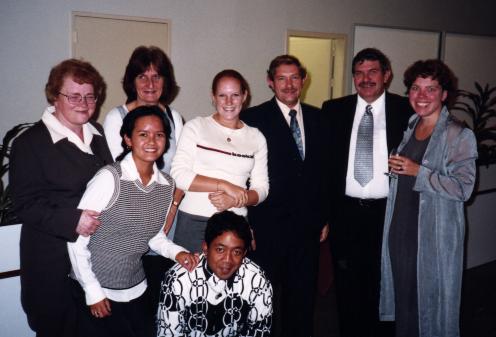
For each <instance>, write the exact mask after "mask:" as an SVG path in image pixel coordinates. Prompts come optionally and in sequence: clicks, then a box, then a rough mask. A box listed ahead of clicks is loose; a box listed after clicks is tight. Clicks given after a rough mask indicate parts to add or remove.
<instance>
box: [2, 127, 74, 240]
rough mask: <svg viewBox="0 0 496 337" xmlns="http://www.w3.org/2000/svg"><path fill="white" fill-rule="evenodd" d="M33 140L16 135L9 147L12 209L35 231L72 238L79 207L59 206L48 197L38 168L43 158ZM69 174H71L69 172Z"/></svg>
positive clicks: (47, 185) (48, 188)
mask: <svg viewBox="0 0 496 337" xmlns="http://www.w3.org/2000/svg"><path fill="white" fill-rule="evenodd" d="M35 143H37V141H36V139H30V138H27V137H24V138H22V139H21V138H18V139H16V140H15V141H14V144H13V146H12V154H11V158H10V170H9V181H10V186H11V192H12V201H13V203H14V211H15V213H16V214H17V216H18V217H19V218H20V219H21V221H22V222H23V223H24V225H26V226H31V227H33V228H35V229H36V230H37V231H40V232H44V233H45V234H48V235H52V236H55V237H58V238H62V239H64V240H66V241H75V240H76V239H77V237H78V235H77V233H76V226H77V223H78V221H79V218H80V217H81V212H82V211H81V210H78V209H77V208H76V207H62V206H60V205H57V204H55V203H54V202H52V201H51V200H50V199H49V193H48V192H49V191H50V190H51V189H52V188H54V187H53V186H50V185H49V184H48V183H47V181H46V179H45V178H44V177H43V173H42V171H41V170H40V169H38V167H39V165H40V163H41V162H42V161H43V160H44V158H43V151H40V149H39V148H38V147H37V146H36V144H35ZM68 174H70V173H69V172H68Z"/></svg>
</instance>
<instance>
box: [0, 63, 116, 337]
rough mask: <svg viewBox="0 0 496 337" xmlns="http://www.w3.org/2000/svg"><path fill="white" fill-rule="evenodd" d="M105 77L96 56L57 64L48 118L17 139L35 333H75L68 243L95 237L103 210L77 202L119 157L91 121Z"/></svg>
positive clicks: (13, 161)
mask: <svg viewBox="0 0 496 337" xmlns="http://www.w3.org/2000/svg"><path fill="white" fill-rule="evenodd" d="M104 90H105V83H104V81H103V78H102V77H101V76H100V74H99V73H98V71H97V70H96V69H95V68H94V67H93V66H92V65H91V64H89V63H87V62H83V61H80V60H75V59H69V60H65V61H63V62H61V63H60V64H58V65H56V66H55V67H54V68H52V70H51V72H50V75H49V78H48V82H47V84H46V87H45V94H46V98H47V101H48V103H49V104H50V106H49V107H47V108H46V109H45V111H44V113H43V115H42V117H41V120H40V121H39V122H37V123H36V124H34V126H33V127H31V128H30V129H28V130H27V131H26V132H24V133H23V134H22V135H20V136H19V137H18V138H17V139H16V140H15V141H14V143H13V148H12V156H11V158H10V170H9V174H10V175H9V180H10V187H11V193H12V201H13V204H14V211H15V213H16V214H17V215H18V217H19V218H20V220H21V222H22V224H23V225H22V231H21V241H20V255H21V256H20V262H21V302H22V306H23V309H24V311H25V312H26V315H27V318H28V323H29V326H30V327H31V329H33V330H34V331H35V332H36V336H38V337H42V336H47V337H48V336H50V337H58V336H73V335H75V331H73V329H75V327H76V324H75V323H76V322H75V321H76V318H75V317H76V310H75V308H76V306H75V304H74V303H73V300H72V296H71V282H74V281H71V280H70V279H69V277H68V274H69V272H70V270H71V263H70V261H69V256H68V253H67V242H73V241H75V240H76V239H77V238H78V236H79V235H82V236H88V235H90V234H92V233H94V232H95V230H96V229H97V228H98V226H99V225H100V221H99V220H98V216H99V213H98V212H94V211H91V210H84V209H83V210H81V209H78V208H77V205H78V203H79V200H80V199H81V197H82V195H83V192H84V191H85V189H86V184H87V183H88V181H89V180H90V179H91V178H92V177H93V176H94V175H95V173H96V172H97V171H98V169H99V168H101V167H103V166H104V165H106V164H110V163H112V162H113V160H112V156H111V154H110V151H109V149H108V146H107V142H106V141H105V138H104V137H103V129H102V128H101V126H100V125H98V124H97V123H95V122H93V121H90V118H91V117H92V116H93V114H94V112H95V110H96V108H97V104H98V103H99V101H98V98H99V97H101V96H102V94H103V92H104Z"/></svg>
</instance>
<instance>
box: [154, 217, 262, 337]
mask: <svg viewBox="0 0 496 337" xmlns="http://www.w3.org/2000/svg"><path fill="white" fill-rule="evenodd" d="M251 239H252V236H251V232H250V227H249V225H248V223H247V222H246V220H245V218H243V217H242V216H239V215H236V214H234V213H232V212H229V211H224V212H221V213H216V214H214V215H212V217H210V219H209V220H208V222H207V228H206V230H205V241H204V242H203V254H202V255H201V257H200V262H199V263H198V266H197V267H196V268H195V269H194V270H193V271H192V272H190V273H188V271H187V270H186V269H185V268H183V267H182V266H181V265H179V264H176V265H175V266H174V267H173V268H172V269H171V270H170V271H169V272H168V273H167V274H166V275H165V279H164V282H163V283H162V290H161V294H160V303H159V308H158V336H268V335H269V333H270V328H271V318H272V286H271V284H270V282H269V281H268V279H267V278H266V277H265V274H264V273H263V271H262V270H261V269H260V267H258V266H257V265H256V264H255V263H253V262H251V261H250V260H249V259H248V258H246V257H245V256H246V252H247V250H248V247H249V245H250V243H251Z"/></svg>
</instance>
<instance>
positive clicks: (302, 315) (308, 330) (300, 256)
mask: <svg viewBox="0 0 496 337" xmlns="http://www.w3.org/2000/svg"><path fill="white" fill-rule="evenodd" d="M257 234H258V235H257ZM309 237H310V236H309V235H308V234H307V235H305V236H297V237H296V238H293V239H288V238H284V237H281V236H279V237H275V236H274V235H269V234H267V235H262V234H260V233H257V232H256V234H255V238H256V242H257V250H256V251H255V252H252V253H251V255H250V258H252V259H253V261H254V262H255V263H257V264H259V265H260V266H261V267H262V269H263V270H264V271H265V273H266V274H267V277H268V278H269V280H270V281H271V283H272V287H273V290H274V297H273V312H274V313H273V316H272V335H271V336H273V337H279V336H283V337H292V336H294V337H309V336H312V335H313V313H314V306H315V295H316V288H317V271H318V258H319V236H318V235H314V236H311V238H309Z"/></svg>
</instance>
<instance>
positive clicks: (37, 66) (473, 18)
mask: <svg viewBox="0 0 496 337" xmlns="http://www.w3.org/2000/svg"><path fill="white" fill-rule="evenodd" d="M455 2H459V4H456V5H455V4H454V1H452V0H442V1H438V2H432V1H428V0H419V1H415V2H414V1H407V0H400V1H379V0H377V1H370V0H354V1H341V0H307V1H295V0H270V1H266V0H249V1H246V0H146V1H133V0H105V1H100V0H46V1H29V0H2V1H1V2H0V42H1V44H2V47H1V48H0V64H1V66H0V78H2V79H3V81H4V85H3V86H2V90H0V114H1V116H2V117H1V119H0V136H3V135H4V133H5V131H6V130H7V129H8V128H10V127H11V126H12V125H14V124H17V123H20V122H24V121H34V120H37V119H39V117H40V114H41V112H42V110H43V107H44V106H45V105H46V102H45V99H44V94H43V87H44V84H45V82H46V78H47V75H48V72H49V70H50V67H51V66H53V65H54V64H55V63H57V62H59V61H61V60H62V59H65V58H68V57H70V56H71V35H70V30H71V11H83V12H97V13H105V14H115V15H126V16H141V17H155V18H163V19H167V20H170V22H171V49H172V53H171V55H170V56H171V59H172V62H173V64H174V67H175V71H176V75H177V80H178V83H179V85H180V86H181V92H180V94H179V96H178V98H177V99H176V101H175V102H174V104H173V106H174V107H175V108H176V109H177V110H178V111H179V112H181V113H182V114H183V116H184V117H185V118H186V119H191V118H192V117H194V116H196V115H205V114H208V113H210V112H211V111H212V107H211V105H210V97H209V87H210V82H211V80H212V77H213V76H214V74H215V73H216V72H218V71H219V70H221V69H224V68H236V69H238V70H240V71H241V73H242V74H244V75H245V76H246V78H247V79H248V81H249V83H250V85H251V88H252V91H253V99H252V104H258V103H260V102H261V101H263V100H266V99H267V98H269V97H270V96H271V92H270V90H269V89H268V88H267V86H266V84H265V70H266V68H267V66H268V63H269V61H270V60H271V59H272V58H273V57H275V56H276V55H278V54H281V53H283V52H284V50H285V41H286V31H287V30H288V29H292V30H303V31H315V32H327V33H341V34H347V35H348V41H352V33H353V24H355V23H361V24H375V25H384V26H400V27H412V28H419V29H439V30H449V31H456V32H463V33H478V34H496V26H495V25H494V24H493V21H492V14H491V13H494V12H495V10H494V6H495V5H494V4H492V5H491V6H493V9H488V8H487V5H485V4H486V3H493V2H487V1H483V0H476V1H471V2H466V1H455ZM483 4H484V6H486V7H483ZM348 50H352V45H351V43H349V45H348ZM350 58H351V55H348V59H350ZM349 63H350V62H348V65H349ZM347 72H348V73H349V70H348V71H347Z"/></svg>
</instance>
